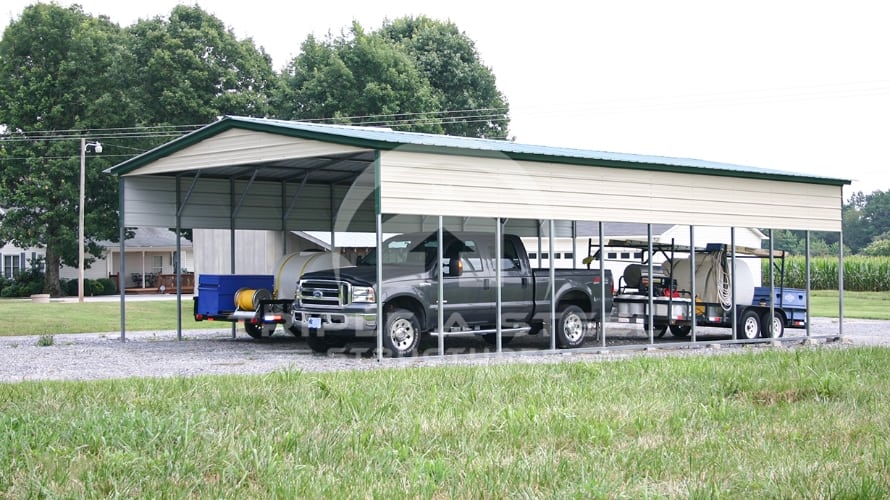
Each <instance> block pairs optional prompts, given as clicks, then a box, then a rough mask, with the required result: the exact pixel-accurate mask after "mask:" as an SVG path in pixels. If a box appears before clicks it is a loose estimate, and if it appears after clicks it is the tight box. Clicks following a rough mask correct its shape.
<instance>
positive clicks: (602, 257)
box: [572, 221, 614, 347]
mask: <svg viewBox="0 0 890 500" xmlns="http://www.w3.org/2000/svg"><path fill="white" fill-rule="evenodd" d="M574 228H575V222H572V229H573V231H574ZM599 233H600V337H602V340H601V342H602V345H603V347H606V261H605V256H606V242H605V239H604V238H603V221H600V222H599ZM574 244H575V236H572V245H574ZM572 251H573V252H574V246H573V248H572ZM574 260H575V261H576V262H577V260H578V259H577V257H576V258H575V259H574ZM612 279H614V277H613V278H612ZM609 286H613V285H612V284H611V283H610V284H609ZM613 288H614V286H613Z"/></svg>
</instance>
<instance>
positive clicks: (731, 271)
mask: <svg viewBox="0 0 890 500" xmlns="http://www.w3.org/2000/svg"><path fill="white" fill-rule="evenodd" d="M729 244H730V246H731V247H732V248H730V249H729V280H730V281H731V282H732V283H731V285H730V287H729V288H730V293H729V295H730V299H729V303H730V307H732V340H738V339H739V337H738V326H739V318H738V317H737V316H738V311H737V310H736V307H735V226H731V227H730V228H729Z"/></svg>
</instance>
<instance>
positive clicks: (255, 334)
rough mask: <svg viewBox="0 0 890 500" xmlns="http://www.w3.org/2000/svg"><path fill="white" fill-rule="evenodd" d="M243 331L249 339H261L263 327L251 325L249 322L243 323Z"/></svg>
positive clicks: (255, 324)
mask: <svg viewBox="0 0 890 500" xmlns="http://www.w3.org/2000/svg"><path fill="white" fill-rule="evenodd" d="M244 331H245V332H247V334H248V335H250V336H251V338H255V339H259V338H262V337H263V327H262V325H259V324H257V323H251V322H250V321H245V322H244Z"/></svg>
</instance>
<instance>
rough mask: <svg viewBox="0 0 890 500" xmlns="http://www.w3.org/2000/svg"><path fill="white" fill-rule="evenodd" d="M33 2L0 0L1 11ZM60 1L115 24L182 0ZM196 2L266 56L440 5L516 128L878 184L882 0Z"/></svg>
mask: <svg viewBox="0 0 890 500" xmlns="http://www.w3.org/2000/svg"><path fill="white" fill-rule="evenodd" d="M32 3H35V2H34V1H24V0H5V1H4V2H3V6H2V7H0V16H2V19H0V21H2V23H3V24H2V25H3V26H5V24H6V23H8V22H9V20H10V19H13V18H17V17H18V16H19V14H20V13H21V11H22V9H23V8H24V7H25V6H26V5H29V4H32ZM57 3H59V4H61V5H69V4H70V3H72V2H70V1H68V0H60V1H58V2H57ZM75 3H78V4H80V5H82V6H83V8H84V10H85V11H86V12H87V13H90V14H94V15H99V14H104V15H107V16H108V17H109V18H111V20H112V21H114V22H117V23H118V24H120V25H122V26H126V25H129V24H132V23H133V22H134V21H135V20H137V19H139V18H147V17H155V16H164V17H166V16H167V15H168V14H169V13H170V10H171V9H172V7H173V6H174V5H176V4H177V3H187V4H191V3H193V2H187V1H186V2H178V1H176V0H153V1H151V2H144V3H142V2H131V1H122V0H78V1H77V2H75ZM199 5H200V6H201V7H202V8H203V9H205V10H207V11H209V12H211V13H213V14H214V15H216V16H217V17H218V18H220V19H221V20H222V21H223V22H224V23H225V24H226V25H228V26H229V27H231V28H232V29H233V30H234V31H235V33H236V34H237V35H238V37H239V38H245V37H250V38H252V39H253V40H254V41H255V42H256V44H257V45H261V46H263V47H264V48H265V50H266V52H268V53H269V54H270V55H271V56H272V58H273V60H274V64H275V67H276V69H281V68H282V67H283V66H284V65H285V64H286V63H287V61H288V60H289V59H290V58H292V57H293V56H294V55H296V54H297V51H298V49H299V45H300V43H301V42H302V41H303V40H305V38H306V36H307V35H309V34H310V33H314V34H315V35H318V36H323V35H325V34H326V33H328V32H333V33H335V34H337V33H340V32H341V31H342V30H344V29H346V28H348V26H349V25H350V23H351V22H352V21H353V20H357V21H359V22H360V23H361V24H362V26H364V27H365V28H366V29H369V30H370V29H376V28H378V27H379V26H380V25H381V23H382V21H383V20H384V19H385V18H389V19H393V18H397V17H402V16H405V15H421V14H424V15H427V16H429V17H432V18H436V19H441V20H449V19H450V20H451V21H454V22H455V23H456V24H457V26H458V27H459V28H460V29H461V30H462V31H464V32H465V33H466V34H467V35H468V36H469V37H470V38H471V39H473V40H474V41H475V42H476V48H477V50H478V51H479V54H480V57H481V59H482V61H483V63H484V64H485V65H487V66H489V67H491V69H492V70H493V71H494V74H495V76H496V78H497V85H498V88H499V89H500V90H501V91H502V92H504V94H505V95H506V96H507V99H508V100H509V102H510V117H511V126H510V131H511V135H512V136H515V139H516V141H517V142H523V143H531V144H543V145H549V146H566V147H575V148H582V149H593V150H603V151H614V152H622V153H639V154H654V155H662V156H675V157H684V158H697V159H703V160H711V161H719V162H727V163H736V164H742V165H751V166H756V167H764V168H771V169H777V170H786V171H792V172H802V173H807V174H812V175H818V176H827V177H839V178H844V179H850V180H853V181H854V184H853V186H852V190H861V191H865V192H866V193H869V192H871V191H874V190H877V189H880V190H888V189H890V171H888V166H890V141H888V137H887V136H888V132H890V126H888V117H890V64H888V58H887V55H886V54H887V49H888V47H890V29H888V28H887V26H886V25H887V20H888V19H890V16H888V14H887V12H888V10H890V8H888V7H885V6H884V5H885V4H884V3H883V2H881V1H867V2H865V1H855V0H854V1H846V2H839V1H837V2H827V1H819V0H814V1H796V0H795V1H774V0H771V1H761V0H754V1H745V2H741V1H737V2H714V1H706V0H701V1H689V0H674V1H670V2H665V1H656V0H652V1H623V2H615V1H598V0H597V1H588V2H578V1H577V0H572V1H571V2H569V1H563V0H552V1H549V2H542V3H537V2H533V3H524V4H520V3H518V2H481V1H479V0H475V1H472V2H471V1H464V0H451V1H447V2H429V3H428V2H421V1H417V0H415V1H389V0H377V1H374V2H369V1H367V0H363V1H353V0H347V1H328V2H281V1H280V0H277V1H273V0H253V1H250V2H235V1H231V0H229V1H221V0H204V1H202V2H199ZM846 191H847V194H849V193H850V191H851V189H847V190H846Z"/></svg>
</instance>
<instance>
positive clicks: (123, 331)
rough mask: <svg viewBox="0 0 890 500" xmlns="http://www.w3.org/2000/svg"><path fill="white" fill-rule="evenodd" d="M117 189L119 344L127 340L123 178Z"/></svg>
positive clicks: (121, 177) (119, 181) (120, 178)
mask: <svg viewBox="0 0 890 500" xmlns="http://www.w3.org/2000/svg"><path fill="white" fill-rule="evenodd" d="M117 183H118V188H117V193H118V195H117V204H118V206H119V207H120V227H119V228H118V237H119V238H120V245H121V253H120V266H119V267H120V271H118V275H117V287H118V288H119V289H120V293H121V342H124V341H126V340H127V306H126V296H127V283H126V279H125V278H124V276H126V274H125V273H126V271H127V265H126V262H127V259H125V258H124V256H125V255H126V254H125V253H124V251H125V250H126V246H127V245H126V241H127V238H126V236H127V234H126V233H127V231H126V226H125V224H124V214H125V213H126V211H125V210H124V178H123V176H119V177H118V182H117Z"/></svg>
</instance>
